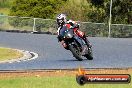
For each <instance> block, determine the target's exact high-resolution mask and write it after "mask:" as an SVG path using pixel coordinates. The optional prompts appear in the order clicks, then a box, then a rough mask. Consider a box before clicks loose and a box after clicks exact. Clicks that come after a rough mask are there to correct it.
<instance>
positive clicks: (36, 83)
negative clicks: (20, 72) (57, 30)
mask: <svg viewBox="0 0 132 88" xmlns="http://www.w3.org/2000/svg"><path fill="white" fill-rule="evenodd" d="M0 88H132V84H131V83H130V84H85V85H84V86H80V85H78V84H77V83H76V80H75V77H73V76H65V77H64V76H63V77H17V78H2V79H0Z"/></svg>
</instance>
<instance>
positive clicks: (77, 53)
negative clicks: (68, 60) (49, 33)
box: [69, 45, 83, 61]
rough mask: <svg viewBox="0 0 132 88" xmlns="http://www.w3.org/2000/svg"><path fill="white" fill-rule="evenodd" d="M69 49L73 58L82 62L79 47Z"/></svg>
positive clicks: (70, 46)
mask: <svg viewBox="0 0 132 88" xmlns="http://www.w3.org/2000/svg"><path fill="white" fill-rule="evenodd" d="M69 49H70V51H71V52H72V54H73V56H74V57H75V58H76V59H77V60H79V61H82V60H83V59H82V57H81V52H80V50H79V49H78V47H75V46H74V45H69Z"/></svg>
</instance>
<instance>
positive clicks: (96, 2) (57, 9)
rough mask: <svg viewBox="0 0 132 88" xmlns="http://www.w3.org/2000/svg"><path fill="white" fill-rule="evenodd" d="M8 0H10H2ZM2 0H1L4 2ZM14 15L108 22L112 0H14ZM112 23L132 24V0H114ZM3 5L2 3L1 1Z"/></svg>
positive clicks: (12, 11)
mask: <svg viewBox="0 0 132 88" xmlns="http://www.w3.org/2000/svg"><path fill="white" fill-rule="evenodd" d="M2 1H3V2H5V1H6V2H7V1H10V0H2ZM2 1H1V2H2ZM12 1H13V3H11V4H10V14H9V15H12V16H28V17H37V18H44V19H48V18H50V19H55V17H56V15H57V14H59V13H65V14H67V15H68V17H69V18H71V19H73V20H79V21H90V22H101V23H102V22H103V23H108V19H109V13H110V11H109V10H110V1H111V0H12ZM112 1H113V3H112V23H113V24H118V23H119V24H132V1H131V0H112ZM0 5H1V3H0Z"/></svg>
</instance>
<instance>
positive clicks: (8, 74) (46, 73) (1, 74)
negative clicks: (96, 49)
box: [0, 68, 132, 79]
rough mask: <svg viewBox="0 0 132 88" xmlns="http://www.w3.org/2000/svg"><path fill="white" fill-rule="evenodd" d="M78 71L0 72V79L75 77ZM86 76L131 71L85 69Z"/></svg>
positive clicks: (131, 70) (130, 70)
mask: <svg viewBox="0 0 132 88" xmlns="http://www.w3.org/2000/svg"><path fill="white" fill-rule="evenodd" d="M78 73H79V72H78V70H27V71H0V79H1V78H14V77H30V76H32V77H53V76H66V75H67V76H76V74H78ZM85 73H86V74H131V73H132V69H131V68H129V69H87V70H85Z"/></svg>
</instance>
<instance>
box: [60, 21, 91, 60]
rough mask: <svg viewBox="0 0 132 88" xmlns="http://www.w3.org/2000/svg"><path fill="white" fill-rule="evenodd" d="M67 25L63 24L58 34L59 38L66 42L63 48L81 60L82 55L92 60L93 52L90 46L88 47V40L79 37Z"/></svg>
mask: <svg viewBox="0 0 132 88" xmlns="http://www.w3.org/2000/svg"><path fill="white" fill-rule="evenodd" d="M67 25H68V24H67ZM67 25H64V26H63V27H62V29H61V30H60V34H59V36H60V37H61V39H62V40H63V41H64V42H65V43H66V47H64V48H65V49H67V50H70V51H71V52H72V54H73V56H74V57H75V58H76V59H77V60H79V61H82V60H83V58H82V57H83V56H84V57H86V58H87V59H88V60H92V59H93V53H92V48H91V47H88V42H89V41H88V40H87V39H86V41H84V40H83V39H82V38H81V37H79V36H78V35H77V34H75V33H74V30H73V29H71V28H68V27H67ZM83 47H85V50H84V49H83ZM83 50H84V51H85V52H84V51H83Z"/></svg>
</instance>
